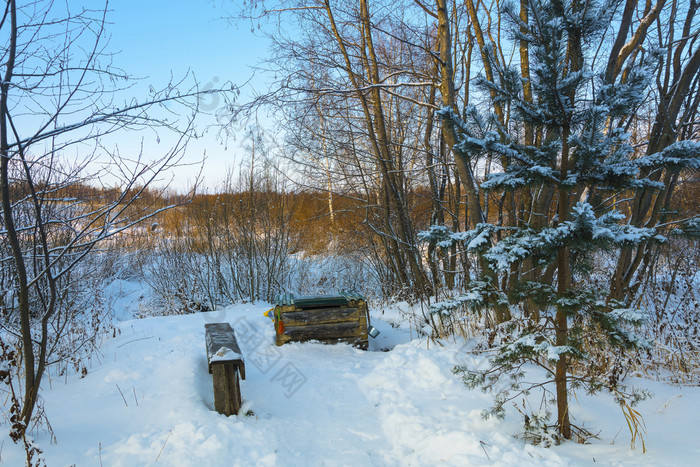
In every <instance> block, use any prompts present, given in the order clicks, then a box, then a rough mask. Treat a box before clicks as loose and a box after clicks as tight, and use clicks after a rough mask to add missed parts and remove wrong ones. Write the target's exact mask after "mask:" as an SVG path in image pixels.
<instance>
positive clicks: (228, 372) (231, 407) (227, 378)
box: [212, 363, 241, 416]
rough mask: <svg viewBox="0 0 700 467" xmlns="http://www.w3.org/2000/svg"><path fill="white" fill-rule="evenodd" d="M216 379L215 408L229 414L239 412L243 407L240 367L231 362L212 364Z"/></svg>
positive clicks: (213, 374)
mask: <svg viewBox="0 0 700 467" xmlns="http://www.w3.org/2000/svg"><path fill="white" fill-rule="evenodd" d="M212 380H213V381H214V409H216V411H217V412H219V413H221V414H224V415H226V416H228V415H234V414H237V413H238V411H239V410H240V408H241V387H240V384H239V381H238V367H237V366H235V365H233V364H231V363H223V364H217V365H212Z"/></svg>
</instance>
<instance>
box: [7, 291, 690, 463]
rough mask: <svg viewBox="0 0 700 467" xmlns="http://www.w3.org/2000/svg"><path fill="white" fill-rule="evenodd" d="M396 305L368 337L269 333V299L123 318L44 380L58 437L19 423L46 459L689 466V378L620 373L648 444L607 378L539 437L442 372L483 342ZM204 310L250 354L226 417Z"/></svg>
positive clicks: (375, 317) (15, 454)
mask: <svg viewBox="0 0 700 467" xmlns="http://www.w3.org/2000/svg"><path fill="white" fill-rule="evenodd" d="M401 307H404V310H403V311H401V312H399V311H396V310H397V308H401ZM405 307H407V305H400V306H396V307H392V308H391V309H389V308H387V309H382V308H381V307H371V312H372V324H373V325H374V326H375V327H377V328H378V329H380V330H381V334H380V337H379V339H377V340H374V341H371V342H370V351H361V350H358V349H355V348H353V347H351V346H348V345H344V344H343V345H333V346H329V345H322V344H319V343H293V344H287V345H284V346H282V347H277V346H275V345H274V339H273V336H274V330H273V327H272V324H271V323H270V320H269V319H267V318H266V317H265V316H263V312H264V311H265V310H267V309H268V308H269V306H268V305H267V304H259V305H250V304H248V305H237V306H231V307H228V308H226V309H223V310H218V311H214V312H209V313H197V314H190V315H180V316H164V317H153V318H145V319H131V320H125V321H123V322H121V323H119V329H120V330H121V333H120V334H118V335H117V336H116V337H115V338H110V339H109V340H107V341H106V342H105V343H104V345H103V347H102V348H101V349H100V352H99V353H98V354H97V355H95V356H94V358H93V359H92V361H91V362H90V364H89V365H88V370H89V371H88V374H87V376H85V377H84V378H80V375H77V374H76V375H72V376H69V377H67V378H66V377H59V376H57V375H52V377H51V378H47V379H46V380H45V384H44V388H43V396H44V399H45V407H46V413H47V415H48V417H49V420H50V422H51V424H52V427H53V429H54V431H55V434H56V439H57V443H56V444H51V443H50V442H49V436H48V434H47V433H46V432H45V431H42V430H37V431H35V432H33V433H31V434H32V436H33V437H34V438H35V440H36V442H37V443H38V444H39V445H40V446H41V448H42V449H43V450H44V453H45V458H46V459H47V462H48V464H49V465H74V464H75V465H79V466H82V465H85V466H90V465H104V466H134V465H139V466H147V465H156V464H158V465H168V466H203V465H206V466H231V465H233V466H254V465H255V466H257V465H260V466H304V465H309V466H312V465H313V466H321V465H326V466H354V465H363V466H364V465H378V466H407V465H413V466H422V465H426V466H432V465H454V466H464V465H497V466H510V465H525V466H527V465H533V466H535V465H537V466H539V465H545V466H559V465H593V464H596V465H597V464H600V463H602V464H603V465H640V464H645V465H669V466H671V465H693V464H695V460H696V459H697V458H698V456H699V455H700V447H698V444H697V443H695V442H694V438H695V436H696V433H697V429H698V422H697V418H696V417H694V415H693V414H695V413H696V412H697V407H698V405H699V404H700V388H696V387H692V388H690V387H676V386H669V385H664V384H661V383H657V382H653V381H649V380H643V379H632V380H631V383H633V384H634V385H638V386H642V387H647V388H650V389H651V391H652V392H653V393H655V394H656V397H655V398H652V399H650V400H647V401H644V402H642V403H641V405H640V406H639V408H638V410H639V411H640V413H641V414H642V415H643V416H644V419H645V422H646V426H647V430H648V431H647V434H646V435H645V443H646V446H647V448H648V450H649V452H648V453H647V454H642V453H641V451H640V448H639V447H638V448H637V450H635V451H632V450H631V449H630V446H629V440H630V435H629V432H628V429H627V426H626V422H625V420H624V418H623V416H622V413H621V412H620V410H619V408H618V407H617V406H616V404H615V402H614V400H613V397H612V396H610V395H608V394H605V393H601V394H599V395H597V396H595V397H591V396H587V395H586V394H582V393H581V394H579V393H577V394H576V395H575V396H572V399H571V403H572V417H573V420H574V423H577V424H581V425H583V426H585V427H586V428H588V429H591V430H593V431H594V432H596V433H597V432H600V433H599V438H600V439H598V440H595V439H594V440H592V442H591V444H590V445H578V444H575V443H565V444H563V445H561V446H556V447H552V448H549V449H547V448H543V447H536V446H532V445H529V444H527V443H525V442H524V441H523V440H521V439H518V438H516V437H515V435H518V434H520V433H521V432H522V430H523V428H522V420H521V419H520V416H519V415H518V414H517V413H515V411H512V412H513V413H510V412H509V413H508V415H507V416H506V418H505V419H504V420H498V419H494V418H491V419H488V420H484V419H483V418H482V416H481V413H482V410H483V409H484V408H487V407H488V406H489V405H491V403H492V399H491V395H489V394H485V393H482V392H480V391H478V390H470V389H468V388H467V387H466V386H464V385H463V384H462V382H461V380H460V379H459V377H458V376H456V375H454V374H453V372H452V369H453V367H454V366H455V365H462V366H467V367H469V368H479V367H480V366H482V365H483V362H484V356H483V355H478V354H468V353H466V352H465V351H464V349H465V348H466V347H468V343H467V342H465V341H460V340H456V341H455V340H450V341H443V342H440V343H435V342H432V341H429V340H426V339H425V338H423V337H420V336H422V333H421V332H420V331H419V330H417V329H415V328H414V327H413V326H412V325H408V324H407V323H406V321H407V317H406V314H405V311H406V310H405ZM418 312H420V311H418ZM409 321H410V320H409ZM211 322H228V323H231V325H232V327H233V328H234V329H235V332H236V336H237V339H238V343H239V345H240V348H241V352H242V353H243V355H244V357H245V359H246V362H247V365H246V366H247V368H246V380H245V381H241V390H242V393H243V399H244V404H243V409H242V414H241V415H239V416H232V417H226V416H223V415H220V414H218V413H216V412H215V411H213V390H212V380H211V375H209V374H208V370H207V360H206V351H205V339H204V325H205V324H206V323H211ZM381 350H385V351H381ZM551 350H552V351H553V352H556V350H557V349H556V348H552V349H551ZM532 371H536V370H532ZM628 382H629V381H628ZM637 444H638V446H639V445H640V443H639V441H638V442H637ZM1 455H2V457H1V459H2V462H3V463H4V464H3V465H8V466H13V465H22V464H23V463H24V461H23V455H22V451H21V448H20V447H19V446H17V445H14V444H12V443H11V442H9V440H6V441H5V442H4V444H3V445H2V452H1Z"/></svg>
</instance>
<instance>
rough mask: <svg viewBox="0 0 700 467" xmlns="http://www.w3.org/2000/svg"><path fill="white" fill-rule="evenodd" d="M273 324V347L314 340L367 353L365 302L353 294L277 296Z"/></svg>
mask: <svg viewBox="0 0 700 467" xmlns="http://www.w3.org/2000/svg"><path fill="white" fill-rule="evenodd" d="M274 320H275V334H276V343H277V345H282V344H286V343H287V342H305V341H311V340H315V341H319V342H323V343H329V344H335V343H338V342H346V343H348V344H352V345H354V346H355V347H358V348H360V349H363V350H367V345H368V342H367V321H368V310H367V302H366V301H365V298H364V297H363V296H362V295H360V294H359V293H357V292H354V291H344V292H341V293H339V294H338V295H320V296H298V297H295V296H294V295H292V294H281V295H280V296H279V297H278V298H277V302H276V306H275V316H274Z"/></svg>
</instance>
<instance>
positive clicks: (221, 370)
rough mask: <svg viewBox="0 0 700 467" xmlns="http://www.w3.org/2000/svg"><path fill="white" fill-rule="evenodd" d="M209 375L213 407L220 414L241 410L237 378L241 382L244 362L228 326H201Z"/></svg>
mask: <svg viewBox="0 0 700 467" xmlns="http://www.w3.org/2000/svg"><path fill="white" fill-rule="evenodd" d="M204 330H205V338H206V345H207V362H208V364H209V373H211V375H212V380H213V383H214V408H215V409H216V411H217V412H219V413H221V414H224V415H227V416H228V415H233V414H237V413H238V411H239V410H240V408H241V387H240V383H239V378H238V374H239V372H240V378H241V379H245V362H244V361H243V354H242V353H241V350H240V349H239V348H238V342H237V341H236V335H235V334H234V332H233V329H232V328H231V325H230V324H229V323H210V324H205V325H204Z"/></svg>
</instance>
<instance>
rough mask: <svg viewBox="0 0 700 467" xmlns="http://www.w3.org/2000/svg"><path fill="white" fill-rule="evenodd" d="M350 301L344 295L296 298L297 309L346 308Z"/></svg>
mask: <svg viewBox="0 0 700 467" xmlns="http://www.w3.org/2000/svg"><path fill="white" fill-rule="evenodd" d="M347 304H348V299H347V298H345V297H344V296H342V295H304V296H300V297H294V305H295V306H296V307H297V308H325V307H329V306H346V305H347Z"/></svg>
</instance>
